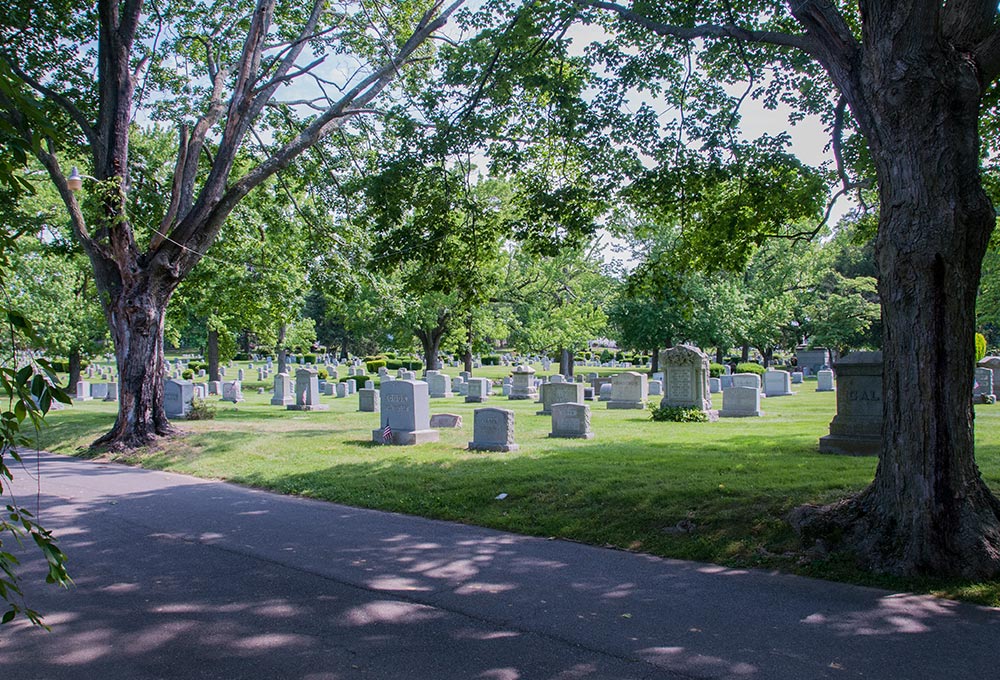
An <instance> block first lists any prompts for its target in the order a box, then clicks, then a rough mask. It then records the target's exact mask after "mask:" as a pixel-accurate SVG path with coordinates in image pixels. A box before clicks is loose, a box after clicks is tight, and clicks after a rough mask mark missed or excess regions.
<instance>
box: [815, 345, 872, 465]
mask: <svg viewBox="0 0 1000 680" xmlns="http://www.w3.org/2000/svg"><path fill="white" fill-rule="evenodd" d="M835 368H836V370H837V415H836V416H834V418H833V421H832V422H831V423H830V434H828V435H826V436H825V437H820V439H819V450H820V453H835V454H841V455H848V456H877V455H878V454H879V451H880V450H881V443H882V353H881V352H852V353H850V354H848V355H847V356H845V357H843V358H842V359H841V360H840V361H838V362H837V364H836V366H835Z"/></svg>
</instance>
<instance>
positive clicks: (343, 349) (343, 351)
mask: <svg viewBox="0 0 1000 680" xmlns="http://www.w3.org/2000/svg"><path fill="white" fill-rule="evenodd" d="M348 342H350V337H349V336H348V335H347V333H344V335H342V336H341V338H340V360H341V361H347V358H348V353H347V343H348Z"/></svg>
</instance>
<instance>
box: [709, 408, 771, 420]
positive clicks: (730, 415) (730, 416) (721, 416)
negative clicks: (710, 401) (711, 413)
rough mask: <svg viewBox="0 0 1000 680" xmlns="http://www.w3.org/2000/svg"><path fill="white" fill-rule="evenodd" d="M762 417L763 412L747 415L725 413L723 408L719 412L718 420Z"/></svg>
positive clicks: (742, 413) (737, 412)
mask: <svg viewBox="0 0 1000 680" xmlns="http://www.w3.org/2000/svg"><path fill="white" fill-rule="evenodd" d="M762 415H764V412H763V411H753V412H750V413H748V412H747V411H726V409H725V408H723V409H722V410H721V411H719V417H720V418H758V417H760V416H762Z"/></svg>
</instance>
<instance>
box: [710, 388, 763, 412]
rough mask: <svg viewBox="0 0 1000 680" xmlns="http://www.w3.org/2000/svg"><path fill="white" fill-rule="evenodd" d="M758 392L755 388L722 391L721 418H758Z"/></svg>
mask: <svg viewBox="0 0 1000 680" xmlns="http://www.w3.org/2000/svg"><path fill="white" fill-rule="evenodd" d="M759 415H762V414H761V410H760V390H759V389H758V388H756V387H727V388H726V389H724V390H723V391H722V410H721V411H719V416H720V417H722V418H747V417H752V416H759Z"/></svg>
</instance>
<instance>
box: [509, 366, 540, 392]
mask: <svg viewBox="0 0 1000 680" xmlns="http://www.w3.org/2000/svg"><path fill="white" fill-rule="evenodd" d="M511 375H512V376H513V381H512V383H511V387H510V395H509V396H508V397H507V398H508V399H537V398H538V389H537V388H536V387H535V369H533V368H532V367H531V366H518V367H517V368H515V369H514V370H513V372H512V373H511Z"/></svg>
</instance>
